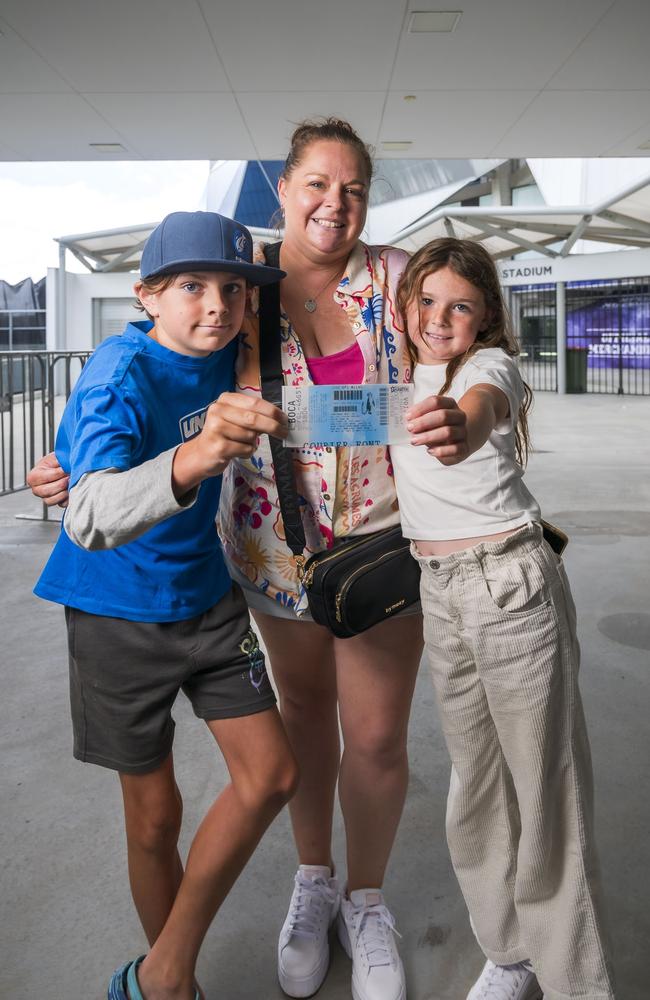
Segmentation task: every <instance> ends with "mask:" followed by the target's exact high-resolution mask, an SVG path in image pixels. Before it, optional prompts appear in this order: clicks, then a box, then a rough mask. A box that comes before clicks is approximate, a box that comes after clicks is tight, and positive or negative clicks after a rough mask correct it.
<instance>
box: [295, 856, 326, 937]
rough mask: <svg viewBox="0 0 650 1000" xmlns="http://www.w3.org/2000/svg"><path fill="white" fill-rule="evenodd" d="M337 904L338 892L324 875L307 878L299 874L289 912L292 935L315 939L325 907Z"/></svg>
mask: <svg viewBox="0 0 650 1000" xmlns="http://www.w3.org/2000/svg"><path fill="white" fill-rule="evenodd" d="M335 902H336V892H335V890H334V889H332V888H331V886H330V885H328V883H327V880H326V879H324V878H323V876H322V875H317V876H316V878H305V876H304V875H303V874H302V872H297V874H296V879H295V889H294V893H293V896H292V897H291V908H290V910H289V917H290V920H291V933H292V934H295V935H296V937H304V938H310V937H314V935H315V934H316V933H317V931H318V924H319V923H320V919H321V916H322V912H323V906H325V905H328V906H331V905H332V904H333V903H335Z"/></svg>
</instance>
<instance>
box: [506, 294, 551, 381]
mask: <svg viewBox="0 0 650 1000" xmlns="http://www.w3.org/2000/svg"><path fill="white" fill-rule="evenodd" d="M510 312H511V315H512V323H513V327H514V332H515V335H516V337H517V340H518V341H519V345H520V355H519V367H520V369H521V374H522V375H523V377H524V379H525V380H526V382H527V383H528V385H529V386H530V387H531V389H535V390H539V389H541V390H546V391H549V392H557V330H556V324H557V319H556V305H555V285H526V286H524V287H515V288H512V289H510Z"/></svg>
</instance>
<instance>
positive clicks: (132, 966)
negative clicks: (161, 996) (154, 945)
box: [108, 955, 200, 1000]
mask: <svg viewBox="0 0 650 1000" xmlns="http://www.w3.org/2000/svg"><path fill="white" fill-rule="evenodd" d="M143 961H144V955H140V958H136V959H135V961H134V962H127V963H126V964H125V965H121V966H120V968H119V969H116V970H115V972H114V973H113V975H112V976H111V981H110V983H109V984H108V1000H145V998H144V997H143V995H142V992H141V991H140V985H139V983H138V967H139V966H140V965H141V964H142V962H143ZM127 991H128V992H127ZM194 1000H200V996H199V991H198V990H196V992H195V994H194Z"/></svg>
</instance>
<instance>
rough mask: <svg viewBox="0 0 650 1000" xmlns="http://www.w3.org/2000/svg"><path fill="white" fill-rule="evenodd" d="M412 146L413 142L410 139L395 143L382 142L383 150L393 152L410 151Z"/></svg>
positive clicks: (395, 141)
mask: <svg viewBox="0 0 650 1000" xmlns="http://www.w3.org/2000/svg"><path fill="white" fill-rule="evenodd" d="M412 145H413V143H412V142H411V140H410V139H409V140H406V139H400V140H393V141H389V142H382V144H381V148H382V149H392V150H400V149H402V150H403V149H408V148H409V147H410V146H412Z"/></svg>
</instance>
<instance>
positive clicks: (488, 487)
mask: <svg viewBox="0 0 650 1000" xmlns="http://www.w3.org/2000/svg"><path fill="white" fill-rule="evenodd" d="M445 373H446V365H420V364H418V365H415V368H414V372H413V381H414V382H415V402H420V400H422V399H426V397H427V396H435V395H439V393H440V389H441V388H442V386H443V385H444V381H445ZM481 383H482V384H487V385H495V386H497V388H499V389H501V391H502V392H503V393H504V394H505V396H506V397H507V399H508V403H509V413H508V417H507V418H506V419H505V420H504V421H503V422H502V423H500V424H497V426H496V427H495V428H494V430H493V431H492V433H491V434H490V436H489V438H488V440H487V441H486V442H485V444H484V445H483V447H482V448H479V450H478V451H475V452H474V453H473V454H472V455H470V456H469V457H468V458H466V459H465V460H464V461H463V462H460V463H459V464H458V465H450V466H446V465H442V464H441V463H440V462H439V461H438V459H437V458H434V457H433V455H429V454H428V452H427V450H426V448H425V447H424V446H423V445H419V446H415V445H411V444H404V445H391V449H390V453H391V458H392V463H393V469H394V473H395V485H396V487H397V496H398V499H399V509H400V515H401V518H402V530H403V532H404V535H405V537H406V538H413V539H430V540H432V541H440V540H446V539H454V538H476V537H478V536H480V535H492V534H497V533H498V532H500V531H508V530H509V529H511V528H516V527H519V526H520V525H522V524H526V523H527V522H528V521H539V520H540V518H541V515H540V509H539V506H538V504H537V501H536V500H535V498H534V497H533V496H532V494H531V493H530V492H529V491H528V489H527V488H526V486H525V485H524V482H523V479H522V475H523V473H522V469H521V467H520V466H519V464H518V463H517V460H516V458H515V433H514V427H515V422H516V417H517V413H518V411H519V406H520V404H521V401H522V399H523V395H524V386H523V382H522V379H521V376H520V374H519V370H518V368H517V365H516V364H515V362H514V360H513V359H512V358H511V357H510V356H509V355H508V354H506V353H505V351H502V350H501V348H485V349H484V350H480V351H478V352H477V353H476V354H475V355H473V357H472V358H471V359H470V360H469V361H466V362H465V364H463V365H462V366H461V368H460V369H459V370H458V372H457V373H456V375H455V377H454V379H453V381H452V383H451V386H450V388H449V389H448V391H447V392H446V393H445V395H446V396H451V397H452V399H455V400H457V401H458V400H459V399H461V397H462V396H464V394H465V393H466V392H467V390H468V389H470V388H471V387H472V386H474V385H478V384H481Z"/></svg>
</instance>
